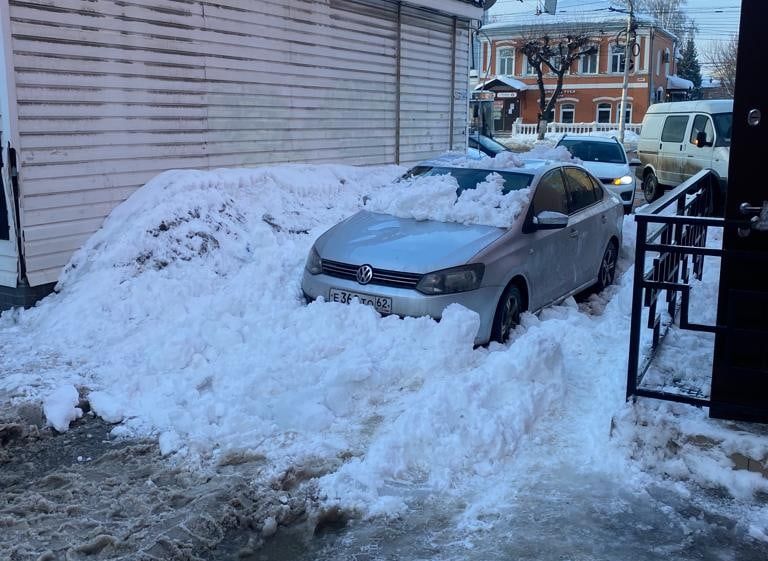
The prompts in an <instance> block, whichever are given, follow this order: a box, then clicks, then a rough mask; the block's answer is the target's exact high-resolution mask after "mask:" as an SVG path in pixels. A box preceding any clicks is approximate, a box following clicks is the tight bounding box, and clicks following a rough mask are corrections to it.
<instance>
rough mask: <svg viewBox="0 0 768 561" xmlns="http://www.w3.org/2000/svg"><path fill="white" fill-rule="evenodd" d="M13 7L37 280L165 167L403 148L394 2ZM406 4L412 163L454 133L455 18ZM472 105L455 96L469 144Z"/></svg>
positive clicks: (111, 1)
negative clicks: (467, 122)
mask: <svg viewBox="0 0 768 561" xmlns="http://www.w3.org/2000/svg"><path fill="white" fill-rule="evenodd" d="M9 4H10V17H11V33H12V49H13V61H14V66H15V79H16V97H17V102H18V129H19V139H20V140H19V142H20V146H19V147H18V148H19V154H20V162H21V177H20V180H21V188H22V194H23V199H22V201H21V203H22V225H23V233H24V250H25V256H26V264H27V274H28V279H29V282H30V284H32V285H37V284H42V283H46V282H52V281H55V280H56V278H57V277H58V273H59V271H60V270H61V268H62V266H63V265H65V264H66V262H67V261H68V259H69V258H70V256H71V254H72V252H73V251H74V250H75V249H77V248H78V247H79V246H80V245H81V244H82V242H83V240H84V239H86V238H87V236H88V235H89V234H90V233H91V232H93V231H94V230H95V229H96V228H98V226H99V225H100V224H101V221H102V220H103V218H104V217H105V216H106V215H107V214H108V213H109V212H110V211H111V210H112V208H114V206H116V205H117V204H118V203H119V202H121V201H122V200H124V199H125V198H126V197H127V196H128V195H129V194H130V193H131V192H132V191H133V190H135V189H136V188H137V187H139V186H140V185H142V184H143V183H145V182H146V181H147V180H148V179H150V178H151V177H153V176H154V175H156V174H157V173H159V172H161V171H163V170H167V169H173V168H215V167H233V166H254V165H260V164H264V163H276V162H347V163H355V164H381V163H391V162H393V161H395V160H396V154H395V146H396V136H397V135H396V122H397V118H396V115H397V109H396V107H397V104H396V97H397V89H398V88H397V64H396V61H397V52H398V49H397V46H398V45H397V38H398V33H397V5H396V3H395V2H388V1H384V0H382V1H377V2H368V1H362V0H360V1H358V0H290V1H287V2H286V1H283V0H259V1H258V2H243V1H242V0H211V1H210V2H204V1H201V0H131V2H130V3H128V2H123V1H120V0H89V1H88V2H84V1H83V0H24V1H17V0H10V1H9ZM403 13H404V14H406V13H407V15H404V25H403V29H402V35H401V36H402V40H403V55H404V56H403V59H402V63H401V64H402V66H401V69H402V72H403V84H402V97H401V104H400V107H401V120H402V124H403V129H402V132H401V137H400V141H401V153H402V154H403V158H402V160H403V161H414V160H416V159H420V158H421V157H422V156H428V155H432V154H435V153H438V152H441V151H443V150H445V149H446V148H447V145H448V118H447V115H448V113H449V99H450V95H451V92H450V83H451V81H450V64H451V57H450V45H451V43H452V40H451V37H450V33H452V29H453V28H452V26H453V21H452V19H451V18H448V17H440V16H437V15H436V14H434V13H431V12H424V11H421V12H418V13H417V11H416V10H415V9H413V8H408V9H403ZM419 17H426V18H429V19H434V20H435V22H436V23H434V24H429V25H426V24H421V23H420V22H419ZM462 29H463V31H461V32H460V33H459V35H461V34H462V33H466V25H464V26H463V27H462ZM464 43H466V40H465V39H461V38H459V40H458V43H457V46H458V48H457V51H458V53H459V55H458V56H457V63H456V75H457V76H459V77H460V80H464V81H466V65H467V63H466V56H467V53H466V50H467V49H466V45H465V44H464ZM422 49H423V52H420V50H422ZM446 53H447V54H446ZM425 63H426V64H425ZM462 72H463V76H461V75H462ZM456 83H457V84H460V85H461V86H462V87H463V85H464V83H463V82H461V81H458V82H456ZM438 93H439V95H434V96H433V95H432V94H438ZM463 103H465V102H463ZM465 118H466V107H465V106H464V107H462V103H457V104H456V106H455V130H456V133H457V134H456V135H455V142H457V143H459V144H460V143H461V142H463V141H462V140H461V138H460V136H461V132H463V128H464V120H465Z"/></svg>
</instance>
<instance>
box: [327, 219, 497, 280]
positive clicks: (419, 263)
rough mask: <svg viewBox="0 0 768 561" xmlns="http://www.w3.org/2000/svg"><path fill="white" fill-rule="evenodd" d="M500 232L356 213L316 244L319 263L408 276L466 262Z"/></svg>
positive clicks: (473, 226)
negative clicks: (365, 266) (368, 266)
mask: <svg viewBox="0 0 768 561" xmlns="http://www.w3.org/2000/svg"><path fill="white" fill-rule="evenodd" d="M504 232H505V230H503V229H501V228H496V227H493V226H481V225H465V224H455V223H451V222H439V221H435V220H415V219H413V218H398V217H396V216H391V215H388V214H380V213H373V212H367V211H361V212H358V213H357V214H356V215H354V216H352V217H351V218H349V219H348V220H345V221H344V222H342V223H341V224H337V225H336V226H334V227H333V228H331V229H330V230H329V231H328V232H326V233H325V234H324V235H323V236H321V237H320V239H319V240H318V241H317V243H316V244H315V247H316V248H317V250H318V251H319V252H320V256H321V257H322V258H323V259H330V260H332V261H340V262H342V263H351V264H357V265H362V264H364V263H370V264H372V265H373V266H375V267H377V268H382V269H389V270H394V271H404V272H409V273H428V272H430V271H435V270H438V269H446V268H448V267H453V266H455V265H461V264H463V263H466V262H467V261H469V259H471V258H472V256H473V255H475V254H477V253H478V252H479V251H480V250H482V249H483V248H485V247H486V246H487V245H488V244H490V243H491V242H493V241H494V240H496V239H498V238H499V237H500V236H501V235H502V234H503V233H504Z"/></svg>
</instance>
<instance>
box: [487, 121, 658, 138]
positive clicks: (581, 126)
mask: <svg viewBox="0 0 768 561" xmlns="http://www.w3.org/2000/svg"><path fill="white" fill-rule="evenodd" d="M618 128H619V125H618V123H598V122H596V121H595V122H592V123H547V132H548V133H570V134H589V133H593V132H611V131H616V130H618ZM642 128H643V125H642V124H640V123H627V124H626V125H625V130H628V131H632V132H634V133H637V134H640V130H641V129H642ZM538 132H539V125H538V124H536V123H513V124H512V131H511V132H510V134H523V135H524V134H529V135H533V134H537V133H538ZM503 135H504V133H503V132H502V131H498V132H497V133H496V136H503Z"/></svg>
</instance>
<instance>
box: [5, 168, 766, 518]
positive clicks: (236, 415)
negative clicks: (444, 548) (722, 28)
mask: <svg viewBox="0 0 768 561" xmlns="http://www.w3.org/2000/svg"><path fill="white" fill-rule="evenodd" d="M403 171H404V170H403V169H401V168H397V167H394V166H390V167H384V168H373V169H371V168H353V167H344V166H280V167H269V168H261V169H256V170H219V171H213V172H168V173H165V174H162V175H160V176H159V177H157V178H156V179H154V180H152V181H151V182H150V183H148V184H147V185H146V186H145V187H143V188H142V189H140V190H139V191H137V192H136V193H135V194H134V195H133V196H132V197H131V198H130V199H129V200H128V201H126V202H125V203H124V204H122V205H121V206H119V207H118V208H117V209H116V210H115V211H114V212H113V213H112V215H111V216H110V217H109V218H108V219H107V221H106V222H105V224H104V227H103V228H102V229H101V230H100V231H99V232H97V233H96V234H95V235H94V236H93V237H92V238H91V239H90V240H89V241H88V243H87V244H86V245H85V246H84V247H83V249H82V250H81V251H79V252H78V253H77V254H76V255H75V256H74V258H73V259H72V262H71V263H70V265H69V266H68V267H67V269H66V271H65V273H64V274H63V276H62V278H61V281H60V283H59V287H58V288H59V293H58V294H55V295H52V296H51V297H49V298H47V299H46V300H45V301H44V302H42V303H41V304H40V305H39V306H37V307H36V308H33V309H31V310H27V311H23V312H20V311H15V312H10V313H5V314H3V315H2V316H0V356H1V357H2V359H1V360H2V367H3V375H2V376H0V392H3V393H5V394H6V395H8V396H11V397H12V398H13V399H15V400H17V401H18V400H28V399H40V400H41V399H43V398H46V397H47V398H48V399H49V401H48V404H49V406H48V408H49V410H50V411H57V412H58V413H57V414H56V415H55V417H56V419H55V420H54V421H53V422H55V423H56V425H57V428H60V429H63V428H65V425H66V423H67V421H68V420H72V419H74V418H75V417H76V416H77V415H78V413H77V411H79V410H78V409H76V407H75V405H76V402H75V396H74V395H73V394H72V389H71V388H70V386H76V387H78V388H80V389H81V390H82V391H83V392H84V393H88V394H89V399H90V403H91V406H92V407H93V409H94V410H95V412H96V413H97V414H99V415H101V416H103V417H104V418H105V419H106V420H108V421H110V422H115V423H119V424H117V425H116V427H115V429H114V433H115V434H117V435H154V436H156V437H158V438H159V442H160V445H161V449H162V451H163V453H165V454H169V455H173V457H174V458H177V459H178V460H179V461H186V462H190V463H195V462H199V461H211V460H212V461H215V460H216V459H219V458H222V457H224V456H226V455H227V454H229V453H233V452H235V451H253V452H255V453H258V454H261V455H264V456H266V457H267V459H268V461H269V465H271V466H272V469H273V470H274V471H275V472H279V471H280V470H285V469H287V468H289V467H290V466H292V465H296V464H300V463H308V462H312V463H314V464H318V462H319V463H320V464H321V465H324V466H325V468H324V471H325V472H326V473H327V475H325V476H324V477H323V478H322V479H321V480H320V486H321V487H320V488H321V493H322V495H323V496H324V497H325V500H326V501H327V504H337V505H340V506H341V507H343V508H347V509H354V510H357V511H359V512H360V513H362V514H367V515H375V514H394V513H397V512H399V511H400V510H401V509H402V508H403V506H404V505H405V504H407V502H408V500H409V497H411V496H413V495H414V494H415V493H424V492H426V493H430V494H439V495H443V496H451V495H453V496H456V497H462V501H463V503H462V504H463V505H464V506H463V510H464V512H465V515H466V520H465V521H464V523H465V524H466V525H467V527H470V528H473V527H479V526H482V524H481V523H480V521H481V520H482V519H483V517H484V516H485V515H489V514H493V513H496V512H498V509H499V505H500V504H503V500H504V497H505V496H509V495H510V494H513V493H514V492H515V488H516V487H517V486H519V485H523V484H524V483H525V481H527V480H528V481H530V480H532V479H535V478H536V477H538V474H540V473H541V472H542V470H547V469H551V468H552V466H567V469H566V470H565V471H567V472H568V473H569V474H571V476H573V477H578V474H579V473H580V472H583V471H585V470H592V471H594V470H598V471H605V472H610V473H616V472H619V473H621V474H622V477H626V478H627V480H630V479H631V478H632V477H637V478H638V479H639V480H642V477H643V476H642V473H641V472H640V471H639V469H638V466H641V467H647V465H646V464H643V463H640V464H637V463H635V462H634V461H633V460H632V459H630V453H631V451H632V450H634V449H636V448H637V440H638V439H642V438H643V437H642V436H638V434H639V435H642V434H643V428H642V427H641V428H640V429H639V430H637V431H636V430H635V429H634V427H633V424H632V423H633V422H635V421H633V420H632V418H631V411H632V409H631V408H629V407H627V406H626V405H625V403H624V376H625V368H626V352H627V349H626V347H627V334H628V326H629V321H628V318H629V313H630V307H631V290H630V286H629V284H628V282H629V281H628V279H629V278H630V275H625V277H624V280H622V281H621V284H620V286H617V287H613V288H611V289H609V290H607V291H606V292H605V293H604V295H602V296H601V297H599V298H597V300H598V301H599V302H598V301H595V302H593V303H591V304H590V305H591V306H592V309H599V310H600V312H601V315H595V316H593V315H588V314H585V313H584V312H582V311H580V309H579V307H577V306H576V305H575V303H574V302H573V300H570V301H568V302H566V305H564V306H558V307H554V308H551V309H549V310H546V311H544V312H543V313H542V314H540V315H539V316H538V317H534V316H531V315H526V316H525V317H524V321H523V325H522V326H520V327H519V328H518V329H517V330H516V331H515V333H514V336H513V340H512V341H511V342H510V343H509V344H508V345H504V346H502V345H498V344H492V345H491V346H490V347H488V348H478V349H474V348H473V340H474V335H475V331H476V329H477V325H478V317H477V316H476V315H475V314H474V313H473V312H471V311H469V310H467V309H464V308H462V307H460V306H452V307H450V308H449V309H447V310H446V312H445V314H444V316H443V319H442V321H441V322H439V323H438V322H435V321H433V320H431V319H429V318H406V319H400V318H397V317H381V316H379V315H378V314H377V313H376V312H375V311H374V310H373V309H372V308H369V307H366V306H362V305H359V304H352V305H349V306H345V305H341V304H334V303H323V302H315V303H313V304H310V305H306V304H305V303H304V302H303V299H302V297H301V293H300V287H299V281H300V277H301V271H302V267H303V264H304V260H305V257H306V255H307V251H308V250H309V248H310V247H311V245H312V243H313V241H314V240H315V238H316V237H317V236H318V235H320V234H321V233H322V232H323V231H324V230H325V229H326V228H327V227H330V226H331V225H333V224H335V223H336V222H338V221H340V220H341V219H343V218H345V217H346V216H349V215H351V214H352V213H354V212H355V211H357V210H359V209H360V208H361V207H362V205H363V199H364V197H376V196H378V195H379V194H381V193H385V195H384V197H385V198H386V196H387V195H386V192H387V190H388V189H392V187H391V183H390V182H391V181H392V180H393V179H394V178H396V177H398V176H399V175H401V174H402V172H403ZM625 224H626V227H625V241H628V242H629V243H631V240H632V239H633V238H634V235H633V231H634V227H633V224H632V223H631V218H628V219H626V222H625ZM630 249H631V248H630ZM622 257H623V261H622V263H621V266H622V268H626V266H627V261H628V259H627V258H628V257H629V255H628V248H626V247H625V248H623V252H622ZM601 299H602V300H601ZM592 304H594V305H592ZM61 388H67V389H64V390H62V389H61ZM56 392H60V393H56ZM56 395H63V396H64V397H63V398H62V400H63V401H62V403H59V405H62V407H58V408H57V407H56V405H57V398H56V397H55V396H56ZM51 396H53V397H51ZM51 400H52V401H51ZM647 414H648V415H649V418H651V419H654V418H655V417H654V416H655V415H657V413H654V412H653V411H651V412H649V413H647ZM658 415H661V413H658ZM622 419H623V421H621V420H622ZM694 419H695V421H692V422H694V424H695V423H698V424H703V423H706V420H702V419H699V418H695V417H694ZM617 422H623V423H624V424H623V425H622V427H621V430H614V431H613V437H612V436H611V434H612V429H611V427H612V425H615V424H616V423H617ZM645 422H646V423H647V422H648V418H646V420H645ZM62 425H64V426H62ZM696 430H698V429H696ZM668 433H669V432H668ZM656 437H658V438H659V439H660V440H663V437H662V436H659V435H658V434H657V435H654V438H656ZM646 444H647V443H646ZM665 445H666V444H660V446H661V447H662V448H663V447H664V446H665ZM657 449H658V448H657V447H655V446H650V447H645V448H643V450H645V451H644V452H643V454H647V455H652V454H653V453H654V452H653V451H654V450H657ZM649 450H650V451H649ZM763 450H764V449H763ZM692 453H693V452H692ZM719 461H721V463H722V457H719ZM711 466H712V462H709V463H708V464H707V469H708V470H710V471H711ZM686 469H687V470H688V471H686ZM695 469H697V467H696V465H695V462H693V464H688V466H687V468H685V469H684V467H681V466H679V469H678V471H677V472H676V473H675V474H673V476H675V477H679V478H681V479H685V478H687V477H690V474H691V470H695ZM717 473H718V475H717V477H714V476H712V474H711V473H709V474H703V475H702V474H700V475H701V477H700V478H699V479H700V480H701V481H702V482H706V481H709V482H712V481H713V479H716V481H715V484H717V485H726V486H728V487H732V488H739V489H744V488H747V487H748V488H751V489H757V488H765V485H764V484H763V485H761V484H759V483H755V482H754V481H753V480H752V479H749V481H748V482H746V479H745V478H747V477H751V475H752V474H748V475H745V474H743V473H740V472H731V471H730V469H729V468H728V466H725V467H724V469H721V470H720V471H718V472H717ZM761 528H762V527H759V528H756V529H755V533H759V532H762V531H764V530H765V528H762V529H761Z"/></svg>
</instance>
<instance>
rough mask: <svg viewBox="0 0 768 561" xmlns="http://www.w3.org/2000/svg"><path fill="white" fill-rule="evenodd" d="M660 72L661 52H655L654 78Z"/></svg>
mask: <svg viewBox="0 0 768 561" xmlns="http://www.w3.org/2000/svg"><path fill="white" fill-rule="evenodd" d="M660 72H661V51H656V76H658V75H659V73H660Z"/></svg>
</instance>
